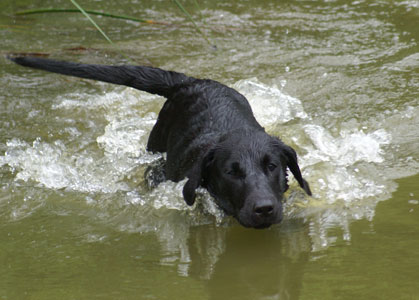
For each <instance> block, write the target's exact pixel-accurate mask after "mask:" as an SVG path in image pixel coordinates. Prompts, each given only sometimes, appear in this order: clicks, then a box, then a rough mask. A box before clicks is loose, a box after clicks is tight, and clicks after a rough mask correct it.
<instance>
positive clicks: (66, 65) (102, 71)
mask: <svg viewBox="0 0 419 300" xmlns="http://www.w3.org/2000/svg"><path fill="white" fill-rule="evenodd" d="M8 58H9V59H10V60H12V61H14V62H15V63H17V64H19V65H22V66H25V67H31V68H35V69H41V70H45V71H49V72H54V73H59V74H64V75H70V76H75V77H81V78H87V79H94V80H99V81H104V82H109V83H114V84H120V85H125V86H129V87H133V88H135V89H138V90H142V91H145V92H148V93H151V94H157V95H160V96H164V97H166V98H168V97H170V95H171V94H172V93H173V91H174V89H173V88H174V87H175V86H177V85H180V84H183V83H187V82H189V81H192V80H193V78H192V77H188V76H186V75H185V74H182V73H177V72H172V71H165V70H162V69H159V68H152V67H143V66H126V65H122V66H106V65H94V64H81V63H73V62H66V61H58V60H52V59H45V58H38V57H30V56H15V57H13V56H10V57H8Z"/></svg>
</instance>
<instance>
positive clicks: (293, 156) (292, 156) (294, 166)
mask: <svg viewBox="0 0 419 300" xmlns="http://www.w3.org/2000/svg"><path fill="white" fill-rule="evenodd" d="M284 153H285V157H286V160H287V167H288V168H289V169H290V171H291V173H292V174H293V175H294V177H295V179H297V181H298V184H299V185H300V187H301V188H302V189H303V190H304V191H305V192H306V193H307V195H309V196H311V195H312V194H311V190H310V186H309V185H308V182H307V181H305V180H304V178H303V176H302V175H301V171H300V167H299V166H298V163H297V153H295V151H294V149H292V148H291V147H290V146H287V145H284Z"/></svg>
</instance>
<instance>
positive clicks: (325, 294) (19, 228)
mask: <svg viewBox="0 0 419 300" xmlns="http://www.w3.org/2000/svg"><path fill="white" fill-rule="evenodd" d="M199 3H200V6H201V12H202V16H203V18H204V20H205V22H206V24H207V25H206V26H205V28H204V31H205V32H206V33H207V34H208V36H209V38H210V40H211V42H212V43H214V44H216V45H217V49H218V50H216V51H214V50H213V49H212V48H211V47H210V46H209V45H208V44H206V42H205V41H204V40H203V39H202V38H201V37H200V36H199V35H198V34H196V33H195V32H194V30H193V28H191V27H189V26H145V25H137V24H134V23H131V22H125V21H118V20H112V19H107V18H98V21H100V25H101V26H103V27H104V29H105V30H106V32H107V33H108V34H109V35H110V36H111V38H112V39H113V40H114V42H115V43H116V46H109V45H107V44H105V42H103V40H102V39H101V37H100V36H99V35H98V34H97V33H96V32H95V31H94V30H93V29H91V28H90V26H89V24H88V23H87V22H85V21H84V19H83V18H82V17H80V16H77V15H69V16H67V15H66V17H65V18H64V17H63V16H64V15H57V14H51V15H48V16H47V15H43V16H42V15H39V16H30V17H29V16H28V17H14V16H12V15H11V14H12V13H13V12H14V11H16V10H19V9H27V8H37V7H41V6H42V7H44V6H47V5H46V4H45V3H42V5H41V3H33V2H31V3H27V4H26V3H25V2H24V1H22V2H20V3H19V4H14V3H12V1H5V2H4V3H3V4H0V7H2V8H3V10H2V11H3V13H2V14H1V15H0V29H1V30H0V35H1V38H2V40H3V41H4V42H3V43H4V45H3V47H2V50H1V51H2V53H8V52H19V51H24V52H48V53H52V54H53V57H56V58H65V59H68V60H78V61H86V62H95V63H108V64H113V63H120V62H121V61H124V60H125V58H123V57H121V55H120V54H118V51H117V49H121V50H122V51H123V52H124V53H126V55H128V56H129V57H130V59H131V60H135V62H136V63H138V64H147V65H148V64H152V65H154V66H159V67H162V68H166V69H172V70H176V71H181V72H186V73H187V74H189V75H192V76H196V77H200V78H212V79H216V80H219V81H221V82H223V83H225V84H227V85H229V86H231V87H233V88H235V89H237V90H238V91H240V92H241V93H243V94H244V95H245V96H246V97H247V98H248V99H249V101H250V103H251V105H252V108H253V110H254V113H255V115H256V118H257V119H258V120H259V122H260V123H261V124H262V125H263V126H264V127H265V128H266V129H267V131H268V132H269V133H271V134H273V135H278V136H280V137H281V138H282V139H283V140H284V141H285V142H286V143H287V144H289V145H292V146H293V147H294V148H295V149H296V150H297V153H298V155H299V161H300V166H301V167H302V172H303V175H304V177H305V178H306V179H307V180H308V181H309V182H310V185H311V187H312V191H313V194H314V196H313V197H312V198H308V197H305V196H304V194H303V192H302V191H301V190H300V189H299V188H298V185H297V184H295V182H294V183H293V184H292V186H291V191H290V192H289V193H287V197H288V200H287V202H286V204H285V215H286V220H285V221H284V222H283V223H282V224H281V225H277V226H273V227H272V228H270V229H268V230H249V229H244V228H241V227H240V225H238V224H237V222H236V221H235V220H233V219H231V218H228V217H226V216H225V215H224V214H223V212H222V211H220V210H219V209H218V208H217V207H216V206H215V205H214V203H213V202H212V200H211V198H210V196H209V195H208V194H207V193H206V191H205V190H200V192H199V199H198V201H197V205H195V206H194V207H188V206H187V205H186V204H185V203H184V200H183V198H182V193H181V191H182V187H183V184H184V182H180V183H173V182H165V183H163V184H161V185H159V186H158V187H157V188H156V189H154V190H150V189H149V188H148V187H147V185H146V183H145V181H144V178H143V173H144V170H145V169H146V167H147V166H148V165H149V164H152V163H155V162H157V161H158V160H159V159H160V158H161V155H157V154H156V155H153V154H150V153H148V152H146V150H145V145H146V142H147V138H148V134H149V132H150V130H151V128H152V126H153V124H154V122H155V120H156V117H157V113H158V111H159V109H160V108H161V106H162V105H163V103H164V99H163V98H161V97H157V96H154V95H149V94H146V93H143V92H139V91H136V90H132V89H129V88H124V87H117V86H112V85H109V84H104V83H98V82H91V81H87V80H80V79H74V78H69V77H63V76H58V75H54V74H48V73H43V72H40V71H32V70H28V69H24V68H20V67H18V66H15V65H13V64H12V63H10V62H8V61H7V60H5V59H2V60H0V64H1V68H0V82H1V86H2V87H3V88H2V95H0V176H1V183H0V207H1V209H0V216H1V221H0V222H1V223H0V234H1V236H2V243H1V246H0V259H1V261H2V266H3V267H2V269H1V271H0V299H57V298H58V299H180V298H182V299H236V298H237V299H239V298H240V299H354V298H359V299H391V298H397V299H416V298H417V297H418V296H417V295H418V294H419V288H417V283H416V278H417V276H418V275H419V272H418V270H419V268H418V267H419V260H418V259H417V258H416V257H417V251H418V249H419V242H418V241H419V236H418V235H419V231H418V229H417V228H418V211H419V209H418V207H417V205H418V201H419V185H418V184H417V183H418V180H419V177H418V176H419V172H418V170H419V151H418V149H419V147H418V146H419V126H418V125H419V106H418V104H419V103H418V99H419V93H418V90H419V89H418V87H419V72H418V71H419V60H418V53H419V47H418V44H417V43H418V39H419V31H418V28H419V26H417V25H418V24H419V23H418V20H419V5H418V3H417V1H403V2H398V1H381V2H377V3H370V2H368V1H353V2H346V1H325V2H320V1H319V2H306V1H301V2H295V1H283V2H275V1H233V2H228V3H216V2H210V1H208V2H205V1H203V2H199ZM80 4H81V5H84V6H86V8H87V7H88V6H90V5H93V4H89V3H80ZM64 5H67V4H66V3H61V2H59V1H51V2H50V6H51V7H52V6H56V7H61V6H64ZM94 5H96V9H97V10H103V11H113V12H115V13H119V14H126V15H137V16H141V17H147V18H149V19H154V20H159V21H168V22H174V23H176V22H178V23H179V22H181V21H182V20H183V16H182V13H181V12H180V11H178V10H177V9H176V7H175V6H173V7H171V6H170V9H168V7H169V4H168V3H167V2H165V1H150V2H147V1H145V2H141V3H131V2H118V5H117V6H114V4H112V3H107V2H101V1H99V2H95V3H94ZM170 5H171V4H170ZM89 8H90V7H89ZM187 8H188V9H189V10H190V11H191V12H193V13H194V15H198V11H197V9H196V7H195V6H194V5H193V4H192V3H190V6H189V5H188V6H187ZM183 24H186V25H187V23H183ZM80 45H83V47H85V48H77V47H79V46H80Z"/></svg>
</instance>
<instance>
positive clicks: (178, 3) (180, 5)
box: [173, 0, 216, 48]
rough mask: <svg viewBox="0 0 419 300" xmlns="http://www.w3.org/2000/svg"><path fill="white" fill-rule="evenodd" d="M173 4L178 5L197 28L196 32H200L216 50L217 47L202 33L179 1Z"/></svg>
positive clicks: (175, 0) (176, 0) (174, 0)
mask: <svg viewBox="0 0 419 300" xmlns="http://www.w3.org/2000/svg"><path fill="white" fill-rule="evenodd" d="M173 2H175V4H176V5H177V7H179V9H180V10H181V11H182V12H183V13H184V14H185V15H186V16H187V17H188V18H189V20H190V21H191V22H192V24H193V25H194V26H195V29H196V31H198V32H199V33H200V34H201V35H202V37H203V38H204V39H205V40H206V41H207V43H208V44H209V45H210V46H211V47H213V48H216V46H215V45H213V44H211V42H210V40H209V39H208V37H207V36H206V35H205V34H204V33H203V32H202V31H201V29H199V27H198V25H197V24H196V23H195V21H194V20H193V18H192V16H191V14H190V13H189V12H188V11H187V10H186V9H185V8H184V7H183V5H182V4H181V3H180V2H179V1H178V0H173Z"/></svg>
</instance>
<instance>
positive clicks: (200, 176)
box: [182, 149, 214, 206]
mask: <svg viewBox="0 0 419 300" xmlns="http://www.w3.org/2000/svg"><path fill="white" fill-rule="evenodd" d="M213 159H214V150H213V149H212V150H210V151H208V152H207V153H206V154H205V155H204V156H203V158H202V159H201V160H198V161H197V162H196V163H195V165H194V166H193V168H192V169H191V170H190V171H189V173H188V174H187V177H188V181H187V182H186V183H185V185H184V187H183V192H182V193H183V198H184V199H185V201H186V204H188V205H189V206H191V205H193V204H194V203H195V196H196V193H195V190H196V189H197V188H198V187H199V186H202V185H203V184H204V179H205V177H206V176H205V174H206V172H207V171H208V167H209V165H210V163H211V162H212V160H213Z"/></svg>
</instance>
